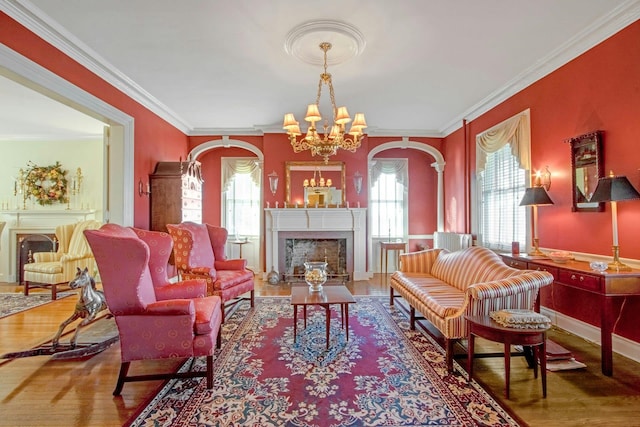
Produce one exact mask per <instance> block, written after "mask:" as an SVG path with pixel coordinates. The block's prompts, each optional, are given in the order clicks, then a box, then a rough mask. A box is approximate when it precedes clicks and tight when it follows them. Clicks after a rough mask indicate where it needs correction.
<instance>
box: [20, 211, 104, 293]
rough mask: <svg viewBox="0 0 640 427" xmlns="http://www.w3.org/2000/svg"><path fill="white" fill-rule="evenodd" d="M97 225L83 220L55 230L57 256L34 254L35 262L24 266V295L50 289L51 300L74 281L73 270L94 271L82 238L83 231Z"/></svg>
mask: <svg viewBox="0 0 640 427" xmlns="http://www.w3.org/2000/svg"><path fill="white" fill-rule="evenodd" d="M101 225H102V223H101V222H100V221H95V220H87V221H81V222H78V223H76V224H66V225H59V226H57V227H56V238H57V239H58V251H57V252H36V253H35V254H33V258H34V260H35V262H32V263H29V264H25V265H24V294H25V295H29V288H31V287H34V286H36V287H43V286H46V287H51V299H56V297H57V286H58V285H60V284H63V283H64V284H66V283H68V282H69V281H70V280H72V279H73V278H74V277H76V272H77V269H78V268H79V269H81V270H83V269H85V268H88V269H89V271H90V272H91V273H93V272H94V270H95V259H94V257H93V253H92V252H91V248H90V247H89V244H88V243H87V240H86V239H85V237H84V234H83V231H84V230H91V229H96V228H99V227H100V226H101Z"/></svg>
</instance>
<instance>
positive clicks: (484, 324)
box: [465, 316, 549, 399]
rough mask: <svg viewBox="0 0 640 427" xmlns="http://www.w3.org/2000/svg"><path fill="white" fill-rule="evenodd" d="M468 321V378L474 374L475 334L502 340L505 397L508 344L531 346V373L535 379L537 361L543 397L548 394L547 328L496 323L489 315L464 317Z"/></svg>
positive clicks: (508, 368) (507, 372) (508, 364)
mask: <svg viewBox="0 0 640 427" xmlns="http://www.w3.org/2000/svg"><path fill="white" fill-rule="evenodd" d="M465 319H466V320H467V322H468V323H467V327H468V329H469V332H468V340H469V343H468V350H467V351H468V353H467V372H468V374H469V377H468V380H469V381H471V378H472V377H473V352H474V345H475V343H474V340H475V337H476V336H478V337H481V338H484V339H487V340H489V341H494V342H501V343H503V344H504V376H505V390H504V396H505V397H506V398H507V399H508V398H509V374H510V369H511V346H512V345H523V346H531V347H532V349H533V358H534V364H533V376H534V378H538V363H536V362H537V361H539V362H540V370H541V376H542V397H547V349H546V338H547V330H548V329H549V328H544V329H543V328H537V329H520V328H507V327H505V326H502V325H500V324H499V323H497V322H495V321H494V320H493V319H492V318H491V317H489V316H465Z"/></svg>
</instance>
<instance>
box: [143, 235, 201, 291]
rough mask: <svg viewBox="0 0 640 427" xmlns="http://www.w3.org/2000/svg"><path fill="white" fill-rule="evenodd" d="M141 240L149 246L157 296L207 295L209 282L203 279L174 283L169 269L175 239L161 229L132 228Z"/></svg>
mask: <svg viewBox="0 0 640 427" xmlns="http://www.w3.org/2000/svg"><path fill="white" fill-rule="evenodd" d="M131 229H132V230H133V231H134V232H135V233H136V235H137V236H138V238H139V239H140V240H143V241H144V242H145V243H146V244H147V246H149V249H150V254H149V272H150V274H151V280H152V281H153V288H154V289H155V291H156V298H158V299H171V298H202V297H205V296H206V295H207V283H206V281H205V280H202V279H192V280H182V281H179V282H175V283H172V282H171V281H170V280H169V277H168V273H167V269H168V267H169V257H170V256H171V252H172V251H173V239H172V238H171V236H170V235H169V234H167V233H163V232H161V231H149V230H142V229H140V228H131Z"/></svg>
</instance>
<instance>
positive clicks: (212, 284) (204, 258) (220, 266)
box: [167, 222, 254, 322]
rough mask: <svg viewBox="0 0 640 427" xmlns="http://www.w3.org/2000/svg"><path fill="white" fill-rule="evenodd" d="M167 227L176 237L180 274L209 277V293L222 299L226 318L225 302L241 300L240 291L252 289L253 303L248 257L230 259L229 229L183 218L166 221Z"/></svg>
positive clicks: (252, 289) (251, 275)
mask: <svg viewBox="0 0 640 427" xmlns="http://www.w3.org/2000/svg"><path fill="white" fill-rule="evenodd" d="M167 230H169V234H170V235H171V237H172V238H173V243H174V245H173V257H174V260H175V262H176V267H177V268H178V272H179V274H180V276H181V278H182V279H183V280H188V279H205V280H206V281H207V295H217V296H219V297H220V298H221V299H222V306H221V310H222V321H223V322H224V310H225V304H227V305H229V302H230V301H233V302H234V303H235V302H238V301H239V300H240V299H239V297H240V296H241V295H243V294H245V293H247V292H250V293H251V296H250V300H251V307H253V306H254V283H253V272H252V271H251V270H248V269H247V260H245V259H227V257H226V255H225V253H224V245H225V243H226V240H227V230H226V229H224V228H222V227H215V226H212V225H209V224H196V223H194V222H183V223H180V224H167Z"/></svg>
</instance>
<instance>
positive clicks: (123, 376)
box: [113, 362, 131, 396]
mask: <svg viewBox="0 0 640 427" xmlns="http://www.w3.org/2000/svg"><path fill="white" fill-rule="evenodd" d="M130 365H131V362H122V364H121V365H120V374H119V375H118V383H117V384H116V389H115V390H113V395H114V396H120V393H121V392H122V387H123V386H124V381H125V379H126V378H127V372H129V366H130Z"/></svg>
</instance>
